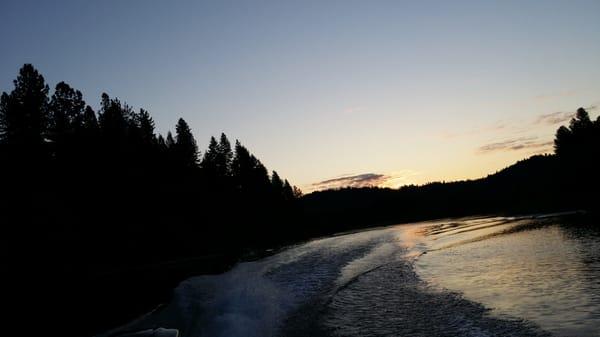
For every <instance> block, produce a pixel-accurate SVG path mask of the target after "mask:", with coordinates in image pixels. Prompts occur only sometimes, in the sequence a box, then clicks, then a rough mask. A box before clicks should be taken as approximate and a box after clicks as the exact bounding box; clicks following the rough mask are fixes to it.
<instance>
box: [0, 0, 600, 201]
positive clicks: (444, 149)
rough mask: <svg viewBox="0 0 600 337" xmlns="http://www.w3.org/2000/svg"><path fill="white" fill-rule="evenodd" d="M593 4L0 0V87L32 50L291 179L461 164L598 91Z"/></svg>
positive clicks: (501, 161) (527, 143)
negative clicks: (236, 143) (220, 137)
mask: <svg viewBox="0 0 600 337" xmlns="http://www.w3.org/2000/svg"><path fill="white" fill-rule="evenodd" d="M599 16H600V1H498V2H492V1H418V2H417V1H214V2H200V1H185V2H184V1H131V0H129V1H39V2H29V1H6V0H2V1H1V2H0V31H2V33H3V34H2V46H3V47H2V49H1V50H0V90H3V91H7V90H10V89H11V87H12V82H11V81H12V79H14V78H15V76H16V73H17V70H18V68H19V67H20V66H21V65H22V64H23V63H33V64H34V65H35V66H36V67H37V68H38V69H39V70H40V71H41V72H42V73H43V74H44V76H45V77H46V80H47V81H48V82H49V83H50V85H51V86H53V85H55V84H56V83H57V82H58V81H61V80H64V81H66V82H68V83H69V84H71V85H72V86H74V87H76V88H78V89H80V90H81V91H82V92H83V93H84V95H85V98H86V100H87V101H88V103H90V104H91V105H92V106H94V107H96V106H98V102H99V97H100V94H101V93H102V92H104V91H106V92H107V93H109V95H111V96H117V97H119V98H121V100H124V101H126V102H128V103H129V104H130V105H133V106H134V107H136V108H140V107H142V108H145V109H148V110H149V111H150V112H151V113H152V115H153V116H154V118H155V120H156V123H157V126H158V130H159V131H160V132H163V133H164V132H166V131H167V130H168V129H169V128H171V129H172V128H173V125H174V124H175V122H176V120H177V118H179V117H183V118H185V119H186V120H187V121H188V122H189V123H190V125H191V127H192V129H193V131H194V134H195V135H196V138H197V140H198V143H199V145H200V148H201V149H204V148H205V146H206V144H207V143H208V138H209V137H210V136H211V135H217V134H219V133H220V132H221V131H224V132H225V133H226V134H228V135H229V136H230V138H239V139H240V140H241V141H242V142H243V143H244V144H246V145H247V146H248V147H249V148H250V149H251V151H253V152H254V153H256V154H257V156H258V157H259V158H261V159H262V160H263V162H264V163H265V164H266V165H267V166H268V167H269V168H271V169H276V170H277V171H278V172H279V173H280V174H281V175H283V176H285V177H288V178H289V179H290V180H291V181H292V182H293V183H295V184H298V185H300V186H302V187H304V188H305V189H310V188H311V186H310V184H312V183H314V182H318V181H320V180H325V179H329V178H334V177H339V176H341V175H354V174H363V173H377V174H382V175H384V176H385V177H386V178H388V179H387V181H388V185H397V184H402V183H411V182H416V183H422V182H426V181H431V180H452V179H459V178H476V177H479V176H482V175H485V174H487V173H489V172H493V171H495V170H497V169H500V168H502V167H504V166H507V165H509V164H511V163H512V162H514V161H516V160H518V159H521V158H525V157H527V156H528V155H530V154H531V153H533V152H543V151H545V150H548V149H549V148H550V147H549V146H548V145H547V144H545V143H547V142H548V141H550V140H551V139H552V135H553V132H554V130H555V129H556V127H557V126H558V124H553V123H552V121H555V120H556V118H554V119H553V118H551V117H552V116H554V117H561V116H568V113H569V112H572V111H574V110H575V109H576V108H577V107H579V106H584V107H589V106H594V105H600V83H599V81H598V79H599V77H600V18H599ZM557 112H561V113H564V114H555V115H552V116H550V117H548V118H545V119H544V118H542V119H540V116H542V115H548V114H552V113H557ZM590 112H591V113H592V115H593V116H596V115H597V111H596V110H594V109H592V110H590ZM558 119H559V120H560V119H561V118H558ZM490 144H495V145H491V146H487V147H486V145H490ZM390 177H393V178H395V179H394V180H392V181H390V180H389V178H390ZM384 180H385V179H384Z"/></svg>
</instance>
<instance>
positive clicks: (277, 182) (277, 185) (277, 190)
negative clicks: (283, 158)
mask: <svg viewBox="0 0 600 337" xmlns="http://www.w3.org/2000/svg"><path fill="white" fill-rule="evenodd" d="M271 187H272V189H273V193H274V194H275V196H276V197H277V198H280V197H283V181H282V180H281V178H280V177H279V174H277V172H275V171H273V174H271Z"/></svg>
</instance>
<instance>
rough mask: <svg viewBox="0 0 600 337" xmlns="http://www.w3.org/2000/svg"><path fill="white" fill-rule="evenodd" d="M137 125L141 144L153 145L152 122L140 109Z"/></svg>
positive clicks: (148, 115)
mask: <svg viewBox="0 0 600 337" xmlns="http://www.w3.org/2000/svg"><path fill="white" fill-rule="evenodd" d="M137 125H138V128H139V136H140V140H141V142H142V144H153V143H154V142H155V139H156V137H155V135H154V120H153V119H152V117H150V114H149V113H148V111H146V110H144V109H140V112H139V114H137Z"/></svg>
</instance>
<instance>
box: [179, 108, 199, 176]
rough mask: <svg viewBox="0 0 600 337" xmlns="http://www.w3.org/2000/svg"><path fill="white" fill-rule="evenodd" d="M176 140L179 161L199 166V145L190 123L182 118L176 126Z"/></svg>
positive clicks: (187, 165) (186, 164) (185, 164)
mask: <svg viewBox="0 0 600 337" xmlns="http://www.w3.org/2000/svg"><path fill="white" fill-rule="evenodd" d="M175 133H176V134H177V136H176V141H175V149H176V156H177V161H178V162H179V163H181V165H183V166H184V167H188V168H191V167H197V166H198V146H197V145H196V140H195V139H194V135H193V134H192V130H191V129H190V127H189V126H188V124H187V123H186V122H185V121H184V120H183V118H180V119H179V121H178V122H177V125H176V126H175Z"/></svg>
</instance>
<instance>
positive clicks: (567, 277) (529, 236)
mask: <svg viewBox="0 0 600 337" xmlns="http://www.w3.org/2000/svg"><path fill="white" fill-rule="evenodd" d="M573 222H574V221H572V220H571V219H570V217H565V216H549V215H544V216H526V217H484V218H466V219H447V220H438V221H429V222H420V223H415V224H404V225H397V226H390V227H385V228H377V229H372V230H368V231H362V232H356V233H349V234H345V235H339V236H333V237H329V238H325V239H318V240H313V241H310V242H308V243H304V244H301V245H297V246H293V247H289V248H288V249H285V250H283V251H282V252H280V253H278V254H275V255H273V256H269V257H267V258H264V259H261V260H258V261H253V262H243V263H239V264H238V265H236V266H235V267H234V268H233V269H232V270H230V271H228V272H227V273H224V274H221V275H209V276H199V277H194V278H191V279H188V280H186V281H184V282H183V283H181V284H180V285H179V287H178V288H177V289H176V290H175V295H174V298H173V301H172V302H171V303H170V304H169V305H167V306H166V307H165V308H164V309H162V310H159V311H156V312H155V313H152V314H149V315H147V316H145V317H144V318H141V319H140V320H138V321H136V322H133V323H131V324H130V325H128V326H126V327H123V328H122V330H121V331H132V330H142V329H149V328H150V329H152V328H157V327H163V328H172V329H178V330H179V335H180V336H581V337H587V336H590V337H591V336H596V337H598V336H600V226H594V225H595V224H591V225H590V224H587V225H582V224H579V225H577V224H574V223H573Z"/></svg>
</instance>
